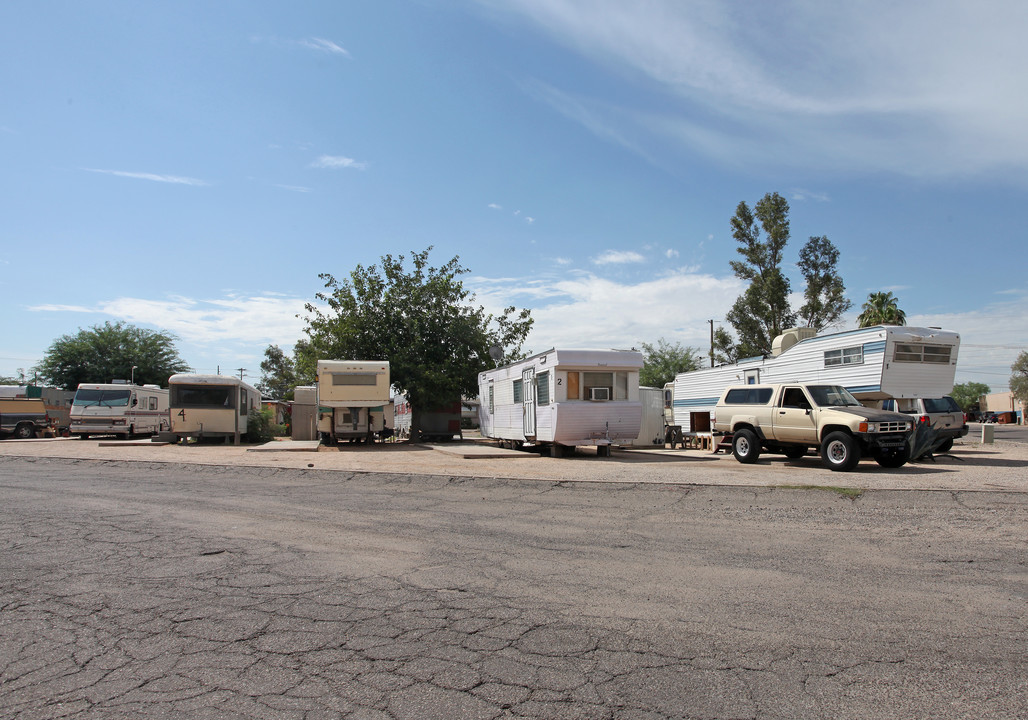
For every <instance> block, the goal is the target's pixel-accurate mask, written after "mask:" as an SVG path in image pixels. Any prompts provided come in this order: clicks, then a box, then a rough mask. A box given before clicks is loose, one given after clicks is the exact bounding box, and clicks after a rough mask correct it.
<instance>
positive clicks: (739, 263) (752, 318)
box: [715, 193, 796, 357]
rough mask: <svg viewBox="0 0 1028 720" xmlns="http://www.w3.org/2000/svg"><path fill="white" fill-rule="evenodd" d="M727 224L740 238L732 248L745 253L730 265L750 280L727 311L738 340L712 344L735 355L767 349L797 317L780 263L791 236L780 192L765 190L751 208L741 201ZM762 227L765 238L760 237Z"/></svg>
mask: <svg viewBox="0 0 1028 720" xmlns="http://www.w3.org/2000/svg"><path fill="white" fill-rule="evenodd" d="M731 225H732V237H734V238H735V240H736V242H738V243H739V247H737V248H736V251H737V252H738V253H739V254H740V255H742V258H743V259H742V260H732V261H731V266H732V270H734V271H735V276H736V277H738V278H740V279H742V280H748V281H749V286H748V287H747V288H746V290H745V292H744V293H743V294H742V295H741V296H740V297H739V298H738V299H737V300H736V301H735V304H734V305H732V308H731V310H729V311H728V314H727V315H726V319H727V320H728V322H730V323H731V324H732V327H734V328H735V332H736V334H737V335H738V336H739V340H738V342H737V343H735V347H734V348H725V347H721V348H716V350H720V352H721V354H723V355H734V356H735V357H746V356H749V355H761V354H763V355H769V354H770V353H771V344H772V342H773V341H774V339H775V337H776V336H778V335H780V334H781V333H782V331H783V330H785V329H786V328H789V327H792V326H793V325H794V324H795V323H796V315H795V313H793V312H792V310H791V309H790V307H789V290H790V284H789V279H788V278H787V277H786V276H785V274H784V273H783V272H782V267H781V266H782V252H783V251H784V249H785V246H786V244H787V243H788V242H789V203H788V202H787V201H786V200H785V198H783V197H782V196H781V195H779V194H778V193H767V194H766V195H764V197H763V198H761V199H760V200H759V201H758V202H757V204H756V205H755V206H754V208H753V210H752V211H751V210H750V208H749V206H748V205H747V204H746V203H745V202H740V203H739V205H738V206H737V207H736V209H735V216H734V217H733V218H732V221H731ZM761 230H763V233H764V236H765V238H766V239H761ZM725 334H727V333H725ZM722 339H723V338H722ZM716 341H717V337H715V343H716Z"/></svg>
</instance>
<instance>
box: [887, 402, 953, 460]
mask: <svg viewBox="0 0 1028 720" xmlns="http://www.w3.org/2000/svg"><path fill="white" fill-rule="evenodd" d="M882 409H883V410H894V411H896V412H901V413H906V414H907V415H913V416H914V417H915V419H916V421H917V422H928V423H930V424H931V426H932V428H933V429H934V430H935V431H936V432H937V433H938V437H939V438H941V439H942V443H941V444H940V445H938V446H937V447H936V448H935V449H934V452H942V453H944V452H949V451H950V449H952V447H953V441H954V440H956V439H957V438H962V437H964V436H965V435H967V430H968V428H967V423H966V422H965V420H964V412H963V410H961V409H960V406H959V405H957V401H956V400H954V399H953V398H951V397H949V396H948V395H947V396H945V397H941V398H898V399H892V400H884V401H882Z"/></svg>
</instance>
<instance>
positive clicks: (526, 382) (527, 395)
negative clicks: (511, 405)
mask: <svg viewBox="0 0 1028 720" xmlns="http://www.w3.org/2000/svg"><path fill="white" fill-rule="evenodd" d="M521 388H522V390H521V398H522V400H523V403H524V404H523V410H524V415H523V417H524V427H525V439H526V440H535V368H534V367H529V368H525V369H524V370H522V371H521Z"/></svg>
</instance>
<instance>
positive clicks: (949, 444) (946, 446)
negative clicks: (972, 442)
mask: <svg viewBox="0 0 1028 720" xmlns="http://www.w3.org/2000/svg"><path fill="white" fill-rule="evenodd" d="M952 449H953V438H946V439H945V440H943V441H942V445H940V446H939V447H937V448H935V451H934V452H937V453H948V452H949V451H950V450H952Z"/></svg>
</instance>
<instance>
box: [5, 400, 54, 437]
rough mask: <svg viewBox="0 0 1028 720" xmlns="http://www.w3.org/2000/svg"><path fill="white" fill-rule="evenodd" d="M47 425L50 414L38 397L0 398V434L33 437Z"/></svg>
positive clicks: (48, 424)
mask: <svg viewBox="0 0 1028 720" xmlns="http://www.w3.org/2000/svg"><path fill="white" fill-rule="evenodd" d="M49 426H50V416H49V415H47V412H46V405H45V404H43V401H42V400H40V399H39V398H0V436H3V435H14V437H16V438H22V439H26V438H33V437H35V436H36V433H38V432H40V431H42V430H45V429H46V428H48V427H49Z"/></svg>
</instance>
